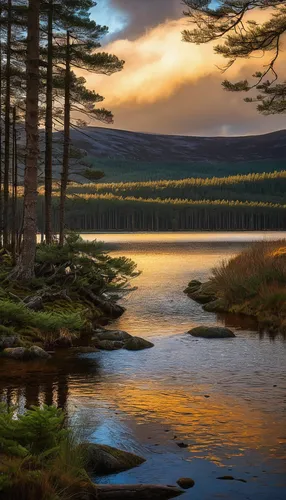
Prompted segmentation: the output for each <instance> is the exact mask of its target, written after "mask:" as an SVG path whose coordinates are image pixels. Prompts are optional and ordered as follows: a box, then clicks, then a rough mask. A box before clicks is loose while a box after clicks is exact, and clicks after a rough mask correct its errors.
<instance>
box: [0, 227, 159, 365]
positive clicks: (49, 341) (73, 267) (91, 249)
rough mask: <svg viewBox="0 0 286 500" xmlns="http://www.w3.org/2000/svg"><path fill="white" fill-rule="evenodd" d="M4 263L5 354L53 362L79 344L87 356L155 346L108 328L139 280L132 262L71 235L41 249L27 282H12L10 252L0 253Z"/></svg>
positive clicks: (0, 317) (0, 349) (0, 286)
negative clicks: (134, 280) (61, 352)
mask: <svg viewBox="0 0 286 500" xmlns="http://www.w3.org/2000/svg"><path fill="white" fill-rule="evenodd" d="M0 264H1V275H0V356H2V357H6V358H11V359H16V360H29V359H37V358H39V359H48V358H49V357H50V355H51V352H52V351H54V350H55V349H60V348H70V347H73V345H74V344H75V345H76V346H77V349H78V351H79V349H80V347H82V350H83V351H84V352H88V348H89V349H90V352H93V351H96V350H97V349H106V350H113V349H119V348H122V347H125V348H126V349H130V350H137V349H141V348H145V347H152V346H151V345H150V343H149V345H148V343H147V342H146V343H145V344H144V342H143V340H142V339H134V338H133V337H132V336H131V335H130V334H128V333H126V332H118V331H117V332H115V331H114V332H113V336H112V335H111V332H109V331H108V332H106V331H105V330H104V329H103V325H106V324H108V323H109V322H110V321H111V320H114V319H116V318H118V317H120V316H121V315H122V314H123V313H124V311H125V308H124V307H122V306H121V305H119V304H118V300H119V299H120V298H121V297H122V294H123V293H124V292H126V290H128V286H129V281H130V279H132V278H134V277H136V276H138V271H137V270H136V264H135V263H134V262H133V261H132V260H131V259H127V258H124V257H118V258H116V259H115V258H112V257H110V256H109V255H108V254H107V253H106V252H105V250H104V248H103V247H102V244H100V243H97V242H96V241H92V242H86V241H84V240H83V239H82V238H81V237H80V236H79V235H77V234H70V235H68V236H67V238H66V242H65V244H64V246H63V247H62V248H59V247H58V246H57V245H49V246H46V245H44V244H42V245H38V247H37V254H36V264H35V278H34V279H33V280H31V281H30V282H28V283H26V282H24V283H23V282H19V281H17V280H14V279H13V264H12V256H11V255H10V254H9V252H7V251H5V250H2V251H1V253H0Z"/></svg>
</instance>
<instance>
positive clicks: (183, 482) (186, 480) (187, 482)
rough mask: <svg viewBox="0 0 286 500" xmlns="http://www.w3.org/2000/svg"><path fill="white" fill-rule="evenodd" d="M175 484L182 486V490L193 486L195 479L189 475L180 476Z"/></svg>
mask: <svg viewBox="0 0 286 500" xmlns="http://www.w3.org/2000/svg"><path fill="white" fill-rule="evenodd" d="M177 484H178V485H179V486H180V487H181V488H183V490H188V489H190V488H193V486H195V481H194V480H193V479H191V478H190V477H181V478H180V479H179V480H178V481H177Z"/></svg>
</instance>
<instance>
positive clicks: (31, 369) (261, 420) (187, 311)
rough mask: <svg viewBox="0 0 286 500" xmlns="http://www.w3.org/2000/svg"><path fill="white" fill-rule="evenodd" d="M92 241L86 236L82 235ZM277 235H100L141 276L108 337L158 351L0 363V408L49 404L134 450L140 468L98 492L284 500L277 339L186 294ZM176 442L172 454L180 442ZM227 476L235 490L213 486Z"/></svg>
mask: <svg viewBox="0 0 286 500" xmlns="http://www.w3.org/2000/svg"><path fill="white" fill-rule="evenodd" d="M84 237H85V238H87V239H94V238H95V235H84ZM279 237H280V238H282V237H285V233H166V234H160V233H158V234H100V235H97V238H98V239H99V240H103V241H105V242H107V244H108V247H109V248H110V251H111V254H112V255H114V256H119V255H125V256H127V257H130V258H132V259H133V260H134V261H135V262H136V263H137V264H138V269H140V270H141V271H142V274H141V275H140V276H139V277H138V278H136V279H135V280H134V281H133V282H132V286H134V287H136V290H134V291H132V292H130V293H129V294H127V295H126V296H125V297H124V298H123V299H122V301H121V302H122V304H123V305H124V306H125V307H126V308H127V311H126V313H125V314H124V315H123V316H122V317H121V318H120V319H119V320H117V321H116V322H114V323H113V324H112V325H110V326H109V327H108V328H112V329H115V328H116V329H121V330H126V331H128V332H129V333H131V334H134V335H138V336H141V337H145V338H148V339H149V340H151V341H152V342H153V343H154V344H155V347H154V348H153V349H150V350H145V351H141V352H129V351H125V350H122V351H114V352H104V351H101V352H99V353H94V354H84V355H79V356H77V357H76V356H74V355H73V356H72V355H71V354H68V353H67V354H65V355H63V354H62V353H58V354H56V356H55V357H54V358H53V360H52V362H51V363H49V364H48V366H47V367H46V368H45V370H44V371H43V370H41V366H40V365H39V363H30V364H29V365H28V366H27V365H23V364H21V363H20V364H19V363H16V364H15V363H14V364H11V362H9V363H10V364H9V363H8V362H6V361H5V362H3V361H2V362H1V365H0V398H2V399H3V400H4V401H9V402H10V403H14V404H18V405H19V406H20V408H24V407H25V405H30V404H38V403H40V404H41V403H44V402H45V403H47V404H51V403H54V404H58V405H59V406H61V407H63V408H65V409H66V411H67V414H68V418H69V422H70V423H71V425H72V426H73V427H74V429H75V432H76V433H77V434H78V435H79V437H80V438H82V439H89V440H91V441H94V442H98V443H104V444H109V445H111V446H116V447H118V448H122V449H126V450H128V451H133V452H134V453H137V454H139V455H142V456H144V457H145V458H146V459H147V461H146V463H144V464H143V465H141V466H140V467H139V468H135V469H132V470H130V471H128V472H123V473H120V474H117V475H114V476H108V477H104V478H103V477H100V478H98V477H96V478H95V480H96V481H97V482H102V483H103V482H106V483H113V484H115V483H117V484H121V483H135V482H136V483H138V482H142V483H162V484H176V481H177V480H178V479H179V478H180V477H191V478H193V479H194V481H195V486H194V488H192V489H191V490H188V491H186V493H185V494H184V495H183V496H182V498H184V499H186V500H187V499H192V500H210V499H231V500H240V499H244V500H245V499H249V500H258V499H259V500H270V499H271V500H282V499H284V498H285V495H286V466H285V458H286V411H285V410H286V370H285V368H286V339H285V338H283V337H282V336H279V335H278V336H273V335H267V334H261V333H260V334H259V333H258V332H257V329H256V324H255V321H253V320H251V319H249V318H243V317H237V316H232V315H216V314H213V313H207V312H204V311H203V309H202V307H201V306H200V305H199V304H197V303H195V302H193V301H192V300H191V299H189V298H188V297H187V296H186V295H185V294H184V293H183V290H184V288H185V287H186V286H187V283H188V282H189V281H190V280H191V279H199V280H202V281H203V280H206V279H207V277H208V276H209V274H210V271H211V269H212V267H213V266H215V265H216V264H218V263H219V262H220V261H221V260H223V259H228V258H229V257H231V256H233V255H235V254H237V253H238V252H239V251H241V250H242V248H243V247H244V246H245V245H246V244H247V242H249V241H253V240H257V239H263V238H264V239H265V238H268V239H273V238H275V239H276V238H279ZM201 324H204V325H216V324H217V325H226V326H228V327H230V328H231V329H233V331H235V333H236V338H235V339H223V340H218V339H212V340H206V339H195V338H193V337H191V336H190V335H188V334H187V333H186V332H187V331H188V330H190V329H191V328H192V327H194V326H198V325H201ZM182 442H183V443H185V444H187V445H188V447H186V448H180V447H179V446H178V443H182ZM222 476H232V477H233V478H234V480H221V479H217V478H218V477H222Z"/></svg>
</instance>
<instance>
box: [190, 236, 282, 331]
mask: <svg viewBox="0 0 286 500" xmlns="http://www.w3.org/2000/svg"><path fill="white" fill-rule="evenodd" d="M185 293H186V294H187V295H188V296H189V297H190V298H191V299H193V300H195V301H197V302H199V303H201V304H203V308H204V310H205V311H207V312H215V313H224V312H228V313H234V314H241V315H245V316H250V317H255V318H256V319H257V322H258V326H259V328H260V329H262V330H263V329H268V330H269V331H272V332H276V331H277V332H281V333H282V334H284V335H285V334H286V240H278V241H268V242H267V241H262V242H256V243H253V244H252V245H251V246H250V247H248V248H246V249H245V250H244V251H243V252H241V253H240V254H239V255H237V256H235V257H233V258H232V259H230V260H229V261H227V262H222V263H221V264H219V265H218V266H216V267H215V268H213V270H212V274H211V276H210V278H209V280H208V281H207V282H204V283H202V282H201V281H199V280H195V279H194V280H192V281H191V282H190V283H189V285H188V287H187V288H186V290H185Z"/></svg>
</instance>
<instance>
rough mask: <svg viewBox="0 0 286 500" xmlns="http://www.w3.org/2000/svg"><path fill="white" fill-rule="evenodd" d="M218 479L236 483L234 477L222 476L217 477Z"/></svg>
mask: <svg viewBox="0 0 286 500" xmlns="http://www.w3.org/2000/svg"><path fill="white" fill-rule="evenodd" d="M217 479H222V480H223V481H234V477H233V476H220V477H217Z"/></svg>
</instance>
